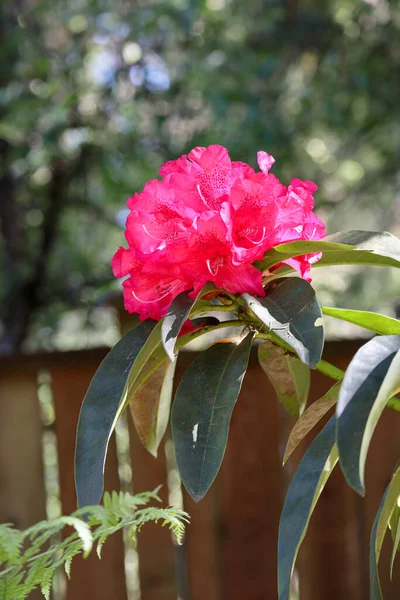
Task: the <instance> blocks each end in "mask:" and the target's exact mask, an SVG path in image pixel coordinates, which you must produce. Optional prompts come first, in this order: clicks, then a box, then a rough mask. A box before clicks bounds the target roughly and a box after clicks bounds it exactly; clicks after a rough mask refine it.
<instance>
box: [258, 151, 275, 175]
mask: <svg viewBox="0 0 400 600" xmlns="http://www.w3.org/2000/svg"><path fill="white" fill-rule="evenodd" d="M257 162H258V166H259V167H260V169H261V171H262V172H263V173H265V174H267V173H268V171H269V170H270V168H271V167H272V165H273V164H274V162H275V159H274V157H273V156H271V155H270V154H267V153H266V152H264V151H263V150H260V151H259V152H257Z"/></svg>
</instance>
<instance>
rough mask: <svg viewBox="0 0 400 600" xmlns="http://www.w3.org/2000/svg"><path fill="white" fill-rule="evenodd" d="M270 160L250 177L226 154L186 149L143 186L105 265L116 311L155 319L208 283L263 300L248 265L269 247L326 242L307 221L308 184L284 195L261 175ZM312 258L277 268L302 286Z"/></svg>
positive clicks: (317, 225) (315, 222)
mask: <svg viewBox="0 0 400 600" xmlns="http://www.w3.org/2000/svg"><path fill="white" fill-rule="evenodd" d="M274 162H275V161H274V159H273V158H272V156H270V155H269V154H267V153H266V152H258V165H259V167H260V169H261V171H260V172H256V171H255V170H254V169H252V168H251V167H250V166H249V165H247V164H245V163H242V162H236V161H231V159H230V158H229V155H228V151H227V150H226V148H223V147H222V146H216V145H213V146H209V147H208V148H202V147H198V148H194V150H192V151H191V152H190V153H189V154H188V156H181V158H179V159H178V160H174V161H170V162H167V163H165V164H164V165H163V166H162V167H161V169H160V175H161V177H162V180H161V181H159V180H157V179H153V180H152V181H149V182H148V183H147V184H146V185H145V187H144V189H143V191H142V192H141V193H140V194H135V195H134V196H133V197H132V198H130V199H129V200H128V208H129V209H130V213H129V216H128V219H127V222H126V234H125V235H126V239H127V242H128V246H129V247H128V249H126V248H122V247H121V248H119V250H118V251H117V253H116V254H115V256H114V258H113V263H112V266H113V271H114V274H115V276H116V277H124V276H126V275H129V277H128V278H127V279H125V281H124V282H123V288H124V299H125V307H126V309H127V310H128V311H129V312H136V313H139V315H140V317H141V319H146V318H148V317H151V318H153V319H156V320H159V319H161V318H162V317H163V316H164V315H165V313H166V312H167V309H168V307H169V305H170V304H171V302H172V300H173V299H174V298H175V296H177V295H178V294H179V293H180V292H182V291H184V290H190V291H191V292H192V295H193V296H195V295H196V294H197V293H198V292H199V290H200V289H201V288H202V286H203V285H204V284H205V283H206V282H207V281H211V282H213V283H215V285H216V286H217V288H220V289H225V290H226V291H228V292H230V293H232V294H237V293H242V292H247V293H250V294H254V295H258V296H264V295H265V292H264V289H263V286H262V274H261V272H260V271H259V270H258V269H256V267H255V266H253V264H252V263H253V262H254V261H256V260H259V259H261V258H262V257H263V256H264V253H265V252H266V251H267V250H269V249H270V248H272V247H274V246H276V245H278V244H282V243H283V242H289V241H294V240H302V239H304V240H313V239H314V240H315V239H320V238H322V237H324V236H325V226H324V224H323V223H322V221H320V219H318V217H316V216H315V214H314V213H313V208H314V199H313V193H314V192H315V191H316V189H317V186H316V185H315V184H314V183H313V182H312V181H301V180H300V179H293V180H292V182H291V183H290V185H289V187H285V186H284V185H283V184H282V183H280V181H279V180H278V179H277V178H276V177H275V176H274V175H272V174H271V173H269V169H270V168H271V166H272V165H273V163H274ZM318 258H319V255H315V254H314V255H306V256H302V257H299V258H295V259H291V260H288V261H286V262H287V263H289V264H290V265H291V266H292V267H294V268H295V269H296V270H297V271H298V272H299V274H300V275H301V276H302V277H304V278H306V279H309V273H310V265H311V264H312V263H313V262H315V261H316V260H318Z"/></svg>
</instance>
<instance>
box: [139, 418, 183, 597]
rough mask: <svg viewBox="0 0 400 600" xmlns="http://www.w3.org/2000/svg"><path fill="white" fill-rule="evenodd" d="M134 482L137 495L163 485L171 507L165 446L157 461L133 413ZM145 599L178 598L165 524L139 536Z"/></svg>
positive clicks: (164, 503)
mask: <svg viewBox="0 0 400 600" xmlns="http://www.w3.org/2000/svg"><path fill="white" fill-rule="evenodd" d="M128 421H129V429H130V447H131V464H132V482H133V489H134V492H135V493H138V492H146V491H150V490H153V489H155V488H156V487H157V486H159V485H160V484H161V485H162V486H163V487H162V489H161V490H160V497H161V498H162V506H167V505H168V485H167V467H166V460H165V452H164V443H161V445H160V447H159V450H158V458H157V459H155V458H154V457H153V456H151V455H150V454H149V453H148V452H147V450H146V449H145V448H144V447H143V445H142V444H141V442H140V440H139V436H138V435H137V433H136V430H135V428H134V425H133V423H132V419H131V417H130V414H129V416H128ZM138 552H139V577H140V592H141V600H173V599H174V598H176V597H177V592H176V581H175V562H174V547H173V543H172V538H171V533H170V532H169V530H168V529H167V528H165V527H161V524H160V523H158V524H157V525H156V524H154V523H148V524H146V525H145V526H144V527H143V529H142V530H141V531H140V533H139V535H138Z"/></svg>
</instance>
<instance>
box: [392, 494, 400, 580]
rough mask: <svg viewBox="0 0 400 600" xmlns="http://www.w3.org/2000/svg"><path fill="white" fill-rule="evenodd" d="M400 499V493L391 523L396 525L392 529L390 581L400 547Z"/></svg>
mask: <svg viewBox="0 0 400 600" xmlns="http://www.w3.org/2000/svg"><path fill="white" fill-rule="evenodd" d="M399 499H400V493H399V497H398V498H397V502H396V506H395V507H394V510H393V512H392V516H391V518H390V523H391V524H392V526H393V525H394V527H393V529H392V536H393V550H392V556H391V558H390V579H392V578H393V567H394V561H395V559H396V555H397V552H398V550H399V546H400V506H399ZM394 517H395V520H394Z"/></svg>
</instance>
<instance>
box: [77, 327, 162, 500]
mask: <svg viewBox="0 0 400 600" xmlns="http://www.w3.org/2000/svg"><path fill="white" fill-rule="evenodd" d="M154 325H155V323H154V321H150V320H147V321H143V322H142V323H140V324H139V325H137V327H135V328H134V329H131V330H130V331H128V333H127V334H126V335H125V336H124V337H123V338H122V339H121V340H120V341H119V342H118V343H117V344H116V345H115V346H114V348H113V349H112V350H111V351H110V352H109V353H108V354H107V356H106V357H105V359H104V360H103V362H102V363H101V365H100V367H99V368H98V370H97V371H96V373H95V375H94V377H93V379H92V381H91V383H90V386H89V389H88V391H87V393H86V396H85V398H84V401H83V404H82V408H81V413H80V416H79V423H78V431H77V438H76V452H75V485H76V492H77V496H78V504H79V506H87V505H93V504H97V503H98V502H99V501H100V499H101V496H102V493H103V472H104V464H105V459H106V454H107V447H108V442H109V440H110V437H111V434H112V432H113V430H114V427H115V423H116V420H117V419H116V417H117V414H118V412H119V407H120V402H121V396H122V394H123V392H124V388H125V384H126V381H127V378H128V374H129V371H130V369H131V367H132V365H133V363H134V362H135V360H136V357H137V356H138V354H139V352H140V350H141V349H142V348H143V346H144V344H145V343H146V340H147V339H148V338H149V336H150V335H151V332H152V331H153V329H154Z"/></svg>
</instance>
